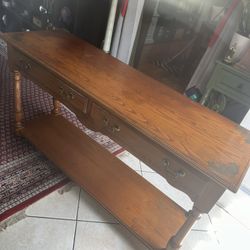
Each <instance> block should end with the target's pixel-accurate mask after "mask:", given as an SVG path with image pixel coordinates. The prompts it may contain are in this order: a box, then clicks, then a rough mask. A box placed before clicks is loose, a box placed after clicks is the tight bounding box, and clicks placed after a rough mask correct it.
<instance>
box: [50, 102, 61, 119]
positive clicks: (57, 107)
mask: <svg viewBox="0 0 250 250" xmlns="http://www.w3.org/2000/svg"><path fill="white" fill-rule="evenodd" d="M53 105H54V108H53V110H52V113H53V114H54V115H59V114H60V110H61V103H60V102H59V101H58V100H57V99H55V98H53Z"/></svg>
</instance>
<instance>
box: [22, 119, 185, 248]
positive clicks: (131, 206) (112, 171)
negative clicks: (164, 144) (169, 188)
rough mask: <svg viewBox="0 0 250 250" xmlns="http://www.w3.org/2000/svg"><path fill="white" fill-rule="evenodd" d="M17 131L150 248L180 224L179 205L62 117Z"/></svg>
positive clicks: (164, 241) (161, 242)
mask: <svg viewBox="0 0 250 250" xmlns="http://www.w3.org/2000/svg"><path fill="white" fill-rule="evenodd" d="M69 131H70V132H69ZM21 132H22V135H23V136H25V137H26V138H28V139H29V140H30V141H31V142H32V143H33V144H34V145H35V146H36V147H37V148H39V149H41V150H42V152H43V153H44V154H45V155H47V156H48V157H49V159H51V160H52V161H53V162H54V163H55V164H56V165H57V166H60V168H61V169H62V170H63V171H64V172H65V173H66V174H67V175H68V176H69V177H70V178H71V179H72V180H74V181H75V182H77V183H78V184H80V185H81V186H82V187H83V188H84V189H85V190H86V191H87V192H89V193H90V194H91V195H92V196H93V197H94V198H95V199H96V200H97V201H99V202H100V203H101V204H102V205H103V206H104V207H105V208H106V209H107V210H109V211H110V212H112V214H113V215H114V216H115V217H116V218H118V219H119V220H120V221H121V222H122V223H123V224H124V225H125V226H126V227H128V228H129V229H130V230H131V231H133V232H134V233H136V234H137V236H139V237H140V238H142V239H144V241H145V242H146V243H147V244H149V245H150V246H151V247H153V248H154V249H165V248H166V246H167V242H168V241H169V239H170V238H171V237H172V236H173V235H174V234H175V233H176V232H177V231H178V230H179V228H180V227H181V226H182V225H183V223H184V222H185V220H186V218H185V214H184V210H183V209H182V208H180V207H179V206H178V205H177V204H175V203H174V202H173V201H171V200H170V199H169V198H168V197H167V196H165V195H164V194H163V193H161V192H160V191H159V190H158V189H156V188H155V187H154V186H152V185H151V184H150V183H149V182H147V181H146V180H144V179H143V178H141V176H139V175H138V174H137V173H136V172H135V171H133V170H131V169H130V168H129V167H127V166H126V165H125V164H124V163H122V162H121V161H120V160H118V159H117V158H116V157H115V156H112V155H111V154H110V153H109V152H108V151H107V150H106V149H104V148H103V147H101V146H100V145H98V144H97V143H96V142H95V141H93V140H92V139H90V138H89V137H88V136H87V135H85V134H84V133H82V131H81V130H80V129H78V128H76V127H75V126H74V125H73V124H71V123H70V122H68V121H67V120H65V119H64V118H63V117H62V116H60V115H59V116H54V115H50V116H42V117H40V118H38V119H36V120H33V121H30V122H27V123H26V125H25V128H24V129H23V130H21ZM59 145H60V146H59ZM103 163H105V164H103ZM111 177H112V178H111Z"/></svg>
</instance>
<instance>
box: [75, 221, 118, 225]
mask: <svg viewBox="0 0 250 250" xmlns="http://www.w3.org/2000/svg"><path fill="white" fill-rule="evenodd" d="M77 222H87V223H96V224H110V225H119V224H120V223H119V222H118V221H117V222H109V221H95V220H77Z"/></svg>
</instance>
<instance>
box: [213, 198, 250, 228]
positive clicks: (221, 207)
mask: <svg viewBox="0 0 250 250" xmlns="http://www.w3.org/2000/svg"><path fill="white" fill-rule="evenodd" d="M216 206H218V207H219V208H220V209H222V210H223V211H224V212H225V213H227V214H228V215H229V216H230V217H232V218H233V219H234V220H236V221H237V222H238V223H239V224H240V225H241V226H242V227H244V228H245V229H246V230H250V229H249V228H248V227H247V226H246V225H244V224H243V223H242V222H241V221H240V220H239V219H237V218H236V217H235V216H233V215H232V214H230V213H229V212H228V211H227V210H226V209H225V208H224V207H223V206H221V205H219V204H218V203H216Z"/></svg>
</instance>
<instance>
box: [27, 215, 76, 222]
mask: <svg viewBox="0 0 250 250" xmlns="http://www.w3.org/2000/svg"><path fill="white" fill-rule="evenodd" d="M26 217H27V218H35V219H48V220H64V221H75V219H67V218H57V217H46V216H36V215H26Z"/></svg>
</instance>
